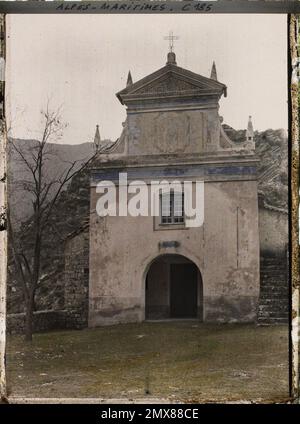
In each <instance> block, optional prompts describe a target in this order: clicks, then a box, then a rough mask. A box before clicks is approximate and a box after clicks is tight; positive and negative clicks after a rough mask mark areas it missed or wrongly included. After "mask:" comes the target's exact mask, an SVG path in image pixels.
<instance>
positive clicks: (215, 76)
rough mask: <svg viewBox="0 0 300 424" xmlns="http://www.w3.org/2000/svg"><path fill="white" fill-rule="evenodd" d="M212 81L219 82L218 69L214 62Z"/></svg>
mask: <svg viewBox="0 0 300 424" xmlns="http://www.w3.org/2000/svg"><path fill="white" fill-rule="evenodd" d="M210 79H213V80H215V81H218V75H217V68H216V64H215V61H213V64H212V67H211V72H210Z"/></svg>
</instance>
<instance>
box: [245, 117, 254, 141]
mask: <svg viewBox="0 0 300 424" xmlns="http://www.w3.org/2000/svg"><path fill="white" fill-rule="evenodd" d="M246 138H247V141H253V138H254V131H253V124H252V116H249V119H248V126H247V131H246Z"/></svg>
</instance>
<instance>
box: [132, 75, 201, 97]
mask: <svg viewBox="0 0 300 424" xmlns="http://www.w3.org/2000/svg"><path fill="white" fill-rule="evenodd" d="M199 88H205V85H203V84H202V85H200V86H199V84H198V85H196V84H192V83H190V82H189V81H187V80H184V79H183V78H178V76H176V75H174V74H173V73H171V72H170V73H168V74H167V75H165V76H163V77H161V78H159V79H158V80H155V81H152V82H150V83H147V84H145V85H143V86H142V87H140V88H138V89H137V90H134V91H131V93H132V94H143V93H149V94H150V93H153V94H155V93H157V94H160V93H173V92H180V91H190V90H199Z"/></svg>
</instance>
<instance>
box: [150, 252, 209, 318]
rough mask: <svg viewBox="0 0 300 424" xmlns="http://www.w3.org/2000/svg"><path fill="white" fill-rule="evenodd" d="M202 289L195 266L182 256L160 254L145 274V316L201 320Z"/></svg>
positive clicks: (198, 272)
mask: <svg viewBox="0 0 300 424" xmlns="http://www.w3.org/2000/svg"><path fill="white" fill-rule="evenodd" d="M202 304H203V290H202V278H201V274H200V271H199V269H198V267H197V266H196V265H195V264H194V262H192V261H190V260H189V259H187V258H186V257H184V256H182V255H177V254H176V255H171V254H170V255H161V256H159V257H157V258H156V259H155V260H154V261H153V262H152V264H151V265H150V268H149V271H148V273H147V276H146V299H145V307H146V312H145V316H146V319H168V318H181V319H184V318H198V319H201V320H202Z"/></svg>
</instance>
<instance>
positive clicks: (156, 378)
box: [7, 321, 288, 401]
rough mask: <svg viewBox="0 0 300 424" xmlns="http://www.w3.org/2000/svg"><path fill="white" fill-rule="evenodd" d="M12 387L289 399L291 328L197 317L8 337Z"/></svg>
mask: <svg viewBox="0 0 300 424" xmlns="http://www.w3.org/2000/svg"><path fill="white" fill-rule="evenodd" d="M7 373H8V376H7V377H8V388H9V392H10V394H11V395H14V396H26V397H101V398H112V397H126V398H136V397H147V396H151V397H162V398H169V399H174V400H178V399H180V400H182V401H205V400H206V401H207V400H212V399H214V400H217V401H222V399H224V398H228V397H229V398H230V399H232V400H236V399H260V398H261V399H264V400H265V401H267V400H269V399H274V398H280V397H287V396H288V329H287V327H286V326H276V327H256V326H254V325H240V324H226V325H209V324H200V323H198V322H193V321H185V322H165V323H150V322H148V323H147V322H146V323H142V324H126V325H116V326H111V327H101V328H96V329H87V330H82V331H60V332H51V333H43V334H36V335H34V340H33V342H32V344H29V345H28V344H26V343H25V342H24V341H23V339H22V337H20V336H11V337H8V347H7Z"/></svg>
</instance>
